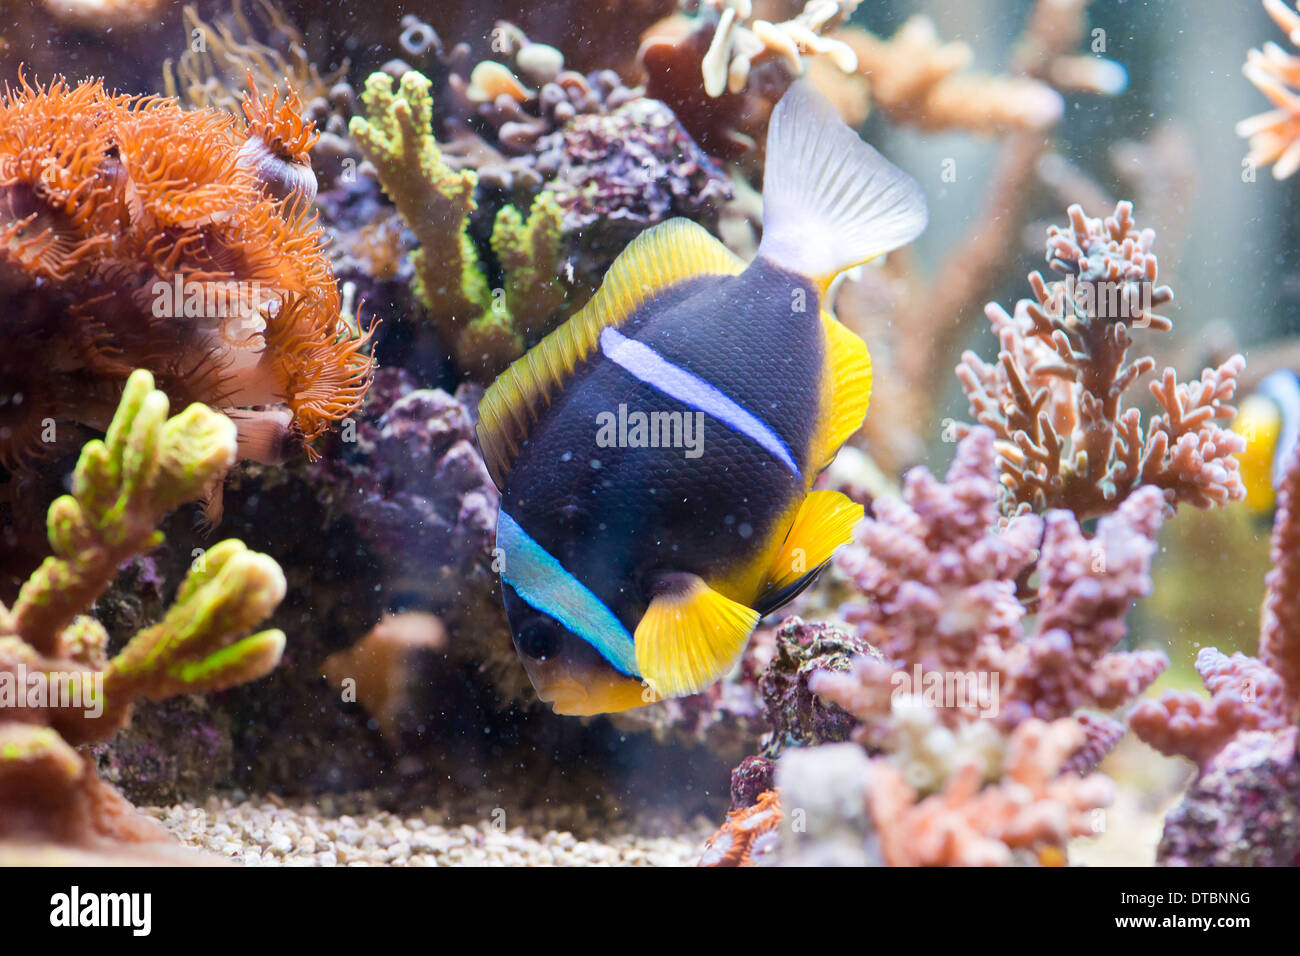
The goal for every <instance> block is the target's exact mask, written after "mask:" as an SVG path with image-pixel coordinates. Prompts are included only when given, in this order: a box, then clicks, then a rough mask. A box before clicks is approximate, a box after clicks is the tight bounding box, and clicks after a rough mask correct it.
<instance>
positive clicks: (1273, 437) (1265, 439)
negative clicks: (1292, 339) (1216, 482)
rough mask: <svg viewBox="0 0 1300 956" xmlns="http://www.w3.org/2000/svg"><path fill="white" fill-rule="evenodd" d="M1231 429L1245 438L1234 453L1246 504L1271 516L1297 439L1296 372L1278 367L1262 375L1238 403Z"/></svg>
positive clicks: (1299, 399)
mask: <svg viewBox="0 0 1300 956" xmlns="http://www.w3.org/2000/svg"><path fill="white" fill-rule="evenodd" d="M1232 430H1233V431H1235V432H1236V433H1237V434H1239V435H1241V436H1242V437H1243V438H1245V439H1246V450H1245V451H1244V452H1242V453H1241V454H1240V455H1238V456H1237V460H1238V462H1240V464H1241V482H1242V484H1243V485H1245V487H1246V507H1248V508H1249V509H1250V510H1251V511H1253V512H1255V513H1256V514H1258V515H1261V516H1269V515H1272V513H1273V509H1274V507H1275V506H1276V505H1277V489H1278V487H1279V486H1280V485H1281V483H1282V477H1283V469H1285V468H1286V466H1287V463H1288V462H1290V461H1291V455H1292V453H1293V452H1294V451H1295V447H1296V442H1297V440H1300V378H1298V377H1297V376H1296V373H1295V372H1293V371H1291V370H1290V369H1280V370H1278V371H1276V372H1272V373H1270V374H1269V375H1267V376H1265V378H1264V379H1263V381H1261V382H1260V383H1259V387H1258V388H1256V389H1255V391H1254V392H1252V393H1251V394H1250V395H1249V396H1247V397H1246V399H1245V400H1244V401H1243V402H1242V403H1241V407H1240V408H1238V410H1237V417H1236V418H1235V419H1234V420H1233V423H1232Z"/></svg>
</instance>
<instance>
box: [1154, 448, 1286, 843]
mask: <svg viewBox="0 0 1300 956" xmlns="http://www.w3.org/2000/svg"><path fill="white" fill-rule="evenodd" d="M1278 501H1279V505H1278V510H1277V515H1276V518H1275V520H1274V525H1273V539H1272V560H1273V568H1272V570H1271V571H1269V574H1268V579H1267V587H1268V591H1267V594H1266V596H1265V599H1264V610H1263V614H1262V615H1261V618H1262V620H1261V627H1260V637H1259V657H1258V658H1253V657H1248V656H1246V655H1244V654H1239V653H1238V654H1233V655H1231V656H1227V655H1225V654H1223V653H1221V652H1220V651H1218V650H1216V649H1215V648H1212V647H1206V648H1203V649H1202V650H1201V652H1200V653H1199V654H1198V655H1197V658H1196V669H1197V671H1198V672H1200V674H1201V677H1202V679H1203V680H1204V681H1205V687H1206V690H1208V691H1209V693H1210V697H1209V699H1208V700H1207V699H1206V698H1204V697H1202V696H1200V695H1198V694H1194V693H1190V692H1188V691H1169V692H1166V693H1165V694H1164V695H1163V696H1161V697H1160V699H1159V700H1145V701H1142V702H1141V703H1140V704H1138V706H1137V707H1135V708H1134V710H1133V712H1132V714H1131V715H1130V725H1131V726H1132V728H1133V730H1134V732H1135V733H1136V734H1137V735H1138V736H1139V737H1140V738H1142V739H1143V740H1144V741H1146V742H1147V743H1149V744H1150V745H1151V746H1153V747H1155V748H1156V749H1157V750H1159V751H1160V752H1162V753H1164V754H1168V755H1174V754H1177V755H1180V756H1183V757H1187V758H1189V759H1191V760H1193V761H1195V762H1196V764H1197V768H1198V773H1197V777H1196V780H1195V781H1194V782H1193V784H1192V786H1191V788H1190V789H1189V790H1188V792H1187V794H1186V796H1185V797H1184V798H1183V802H1182V803H1181V804H1180V805H1179V806H1178V807H1176V808H1175V809H1174V810H1173V811H1171V812H1170V814H1169V816H1168V817H1167V818H1166V820H1165V830H1164V835H1163V837H1162V838H1161V842H1160V847H1159V850H1158V857H1157V859H1158V860H1159V861H1160V862H1163V863H1181V864H1194V865H1217V866H1228V865H1231V866H1259V865H1282V866H1296V865H1298V864H1300V752H1298V751H1297V733H1300V730H1298V728H1297V726H1296V719H1297V715H1300V458H1293V460H1292V461H1291V464H1290V467H1289V468H1288V469H1287V472H1286V476H1285V478H1284V479H1283V482H1282V487H1281V489H1279V495H1278Z"/></svg>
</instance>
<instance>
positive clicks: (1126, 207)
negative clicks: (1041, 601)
mask: <svg viewBox="0 0 1300 956" xmlns="http://www.w3.org/2000/svg"><path fill="white" fill-rule="evenodd" d="M1068 212H1069V217H1070V222H1069V225H1067V226H1064V227H1061V226H1052V227H1051V228H1049V230H1048V239H1047V262H1048V264H1049V265H1050V267H1051V269H1052V270H1053V271H1054V272H1056V273H1058V274H1059V275H1061V276H1062V278H1061V279H1058V280H1054V281H1051V282H1048V281H1046V280H1044V278H1043V276H1042V275H1041V274H1040V273H1039V272H1036V271H1035V272H1033V273H1030V275H1029V284H1030V288H1031V290H1032V291H1033V295H1034V297H1033V299H1022V300H1020V301H1019V302H1018V303H1016V307H1015V311H1014V314H1008V313H1007V312H1006V310H1005V309H1003V308H1002V307H1001V306H999V305H997V304H996V303H990V304H989V306H988V307H987V308H986V310H985V313H986V314H987V316H988V318H989V321H990V322H991V323H992V324H993V330H994V332H996V333H997V336H998V341H999V344H1000V345H1001V351H1000V352H999V353H998V360H997V362H996V363H995V364H989V363H987V362H985V361H984V360H983V359H981V358H980V357H979V356H977V355H975V354H974V353H973V352H966V353H965V354H964V355H963V356H962V363H961V365H960V366H959V367H958V369H957V375H958V378H959V379H960V380H961V385H962V388H963V390H964V391H965V392H966V396H967V398H968V399H969V401H970V409H971V413H972V414H973V415H975V416H976V418H977V420H978V421H979V422H980V423H981V424H983V425H987V426H988V427H989V428H991V429H993V431H994V433H995V434H996V436H997V438H998V450H999V453H1000V455H1001V458H1002V483H1003V484H1004V485H1005V487H1006V494H1007V495H1008V498H1009V501H1008V503H1007V507H1006V510H1007V511H1011V512H1014V511H1018V510H1034V511H1044V510H1046V509H1048V508H1068V509H1069V510H1070V511H1072V512H1074V514H1075V515H1076V516H1077V517H1078V518H1080V519H1085V518H1091V517H1096V516H1098V515H1101V514H1106V513H1108V512H1110V511H1113V510H1114V509H1115V507H1116V505H1117V504H1118V503H1119V502H1121V501H1123V500H1124V499H1125V498H1127V497H1128V496H1129V495H1131V494H1133V493H1134V492H1135V491H1136V490H1137V489H1138V488H1140V487H1142V486H1144V485H1152V486H1155V487H1156V488H1159V489H1160V490H1161V491H1162V492H1163V493H1164V499H1165V501H1166V503H1167V504H1168V505H1169V507H1170V509H1172V508H1173V506H1175V505H1177V504H1180V503H1187V504H1192V505H1195V506H1197V507H1201V508H1208V507H1211V506H1214V505H1222V504H1225V503H1226V502H1228V501H1230V500H1237V499H1239V498H1241V497H1243V496H1244V494H1245V490H1244V488H1243V486H1242V483H1241V478H1240V475H1239V474H1238V470H1237V462H1236V459H1234V458H1233V457H1232V455H1233V454H1234V453H1237V452H1240V451H1242V450H1243V449H1244V447H1245V446H1244V443H1243V441H1242V439H1241V438H1240V436H1237V435H1234V434H1233V433H1231V432H1229V431H1227V430H1226V429H1224V428H1222V427H1220V424H1219V422H1220V420H1223V419H1229V418H1231V417H1232V416H1233V415H1235V414H1236V410H1235V409H1234V408H1233V407H1232V406H1231V405H1229V404H1228V402H1230V401H1231V399H1232V396H1233V394H1234V392H1235V390H1236V382H1237V376H1238V375H1239V374H1240V373H1241V371H1242V369H1243V368H1244V367H1245V360H1244V359H1243V358H1242V357H1241V356H1240V355H1234V356H1232V357H1231V358H1229V359H1228V360H1227V361H1226V362H1224V363H1223V364H1222V365H1220V366H1219V367H1218V368H1215V369H1207V370H1205V371H1204V372H1202V373H1201V378H1200V380H1199V381H1195V382H1191V383H1179V382H1178V380H1177V377H1176V376H1175V374H1174V371H1173V369H1166V370H1165V372H1164V374H1163V376H1161V378H1160V379H1159V380H1158V381H1155V382H1152V383H1151V384H1150V388H1151V392H1152V394H1153V395H1154V396H1155V398H1156V400H1157V401H1158V402H1159V403H1160V405H1161V407H1162V408H1163V412H1162V413H1161V414H1159V415H1157V416H1155V417H1154V418H1153V419H1151V421H1150V422H1148V423H1147V424H1146V426H1145V427H1143V424H1142V417H1141V412H1140V411H1139V410H1138V409H1137V408H1128V407H1125V393H1126V392H1127V391H1128V389H1129V388H1130V387H1131V386H1132V385H1133V384H1134V383H1135V382H1136V381H1137V380H1138V379H1139V378H1141V377H1142V376H1144V375H1146V374H1147V373H1149V372H1151V371H1152V370H1153V369H1154V368H1155V360H1154V359H1152V358H1151V357H1149V356H1139V357H1137V358H1134V359H1131V360H1130V358H1129V349H1130V347H1131V346H1132V344H1133V342H1132V338H1131V336H1130V329H1138V328H1150V329H1154V330H1157V331H1167V330H1168V329H1170V328H1171V327H1172V325H1171V323H1170V321H1169V320H1168V319H1167V318H1164V317H1163V316H1160V315H1157V314H1156V313H1155V311H1154V310H1155V309H1158V308H1160V307H1161V306H1162V305H1165V304H1167V303H1168V302H1169V301H1170V300H1171V299H1172V298H1173V293H1172V291H1170V289H1169V288H1168V287H1167V286H1160V285H1157V284H1156V274H1157V273H1156V268H1157V264H1156V257H1155V255H1154V254H1153V253H1152V251H1151V248H1152V244H1153V242H1154V240H1155V233H1154V231H1152V230H1150V229H1143V230H1138V229H1137V227H1136V226H1135V225H1134V222H1133V208H1132V205H1131V204H1130V203H1127V202H1121V203H1119V204H1118V205H1116V207H1115V212H1114V214H1113V215H1111V216H1107V217H1106V218H1105V219H1091V218H1089V217H1087V216H1085V215H1084V213H1083V210H1082V208H1080V207H1079V206H1078V205H1073V206H1071V207H1070V208H1069V211H1068Z"/></svg>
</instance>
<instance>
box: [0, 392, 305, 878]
mask: <svg viewBox="0 0 1300 956" xmlns="http://www.w3.org/2000/svg"><path fill="white" fill-rule="evenodd" d="M167 413H168V400H167V396H166V395H165V394H163V393H162V392H160V391H157V390H155V389H154V388H153V380H152V377H151V376H150V375H149V373H148V372H145V371H137V372H135V373H134V374H132V375H131V377H130V379H129V380H128V382H127V385H126V388H125V390H124V392H123V395H122V401H121V405H120V407H119V409H118V411H117V414H116V415H115V416H114V418H113V421H112V424H111V425H110V426H109V429H108V433H107V435H106V436H105V438H104V440H103V441H102V442H101V441H99V440H94V441H91V442H90V443H88V444H87V445H86V446H85V448H84V449H83V450H82V454H81V458H80V460H79V461H78V463H77V468H76V471H75V473H74V475H73V482H72V493H71V494H68V495H65V496H63V497H62V498H59V499H58V500H56V501H55V502H54V503H53V504H52V505H51V506H50V509H49V516H48V524H49V534H50V545H51V547H52V549H53V552H54V554H53V556H51V557H49V558H47V559H46V561H45V563H44V564H42V565H41V567H40V568H39V569H38V570H37V571H36V572H35V573H34V574H33V575H32V576H31V577H30V578H29V579H28V580H27V582H26V583H25V584H24V585H23V587H22V590H21V591H20V593H19V595H18V599H17V601H16V602H15V603H14V605H13V607H12V608H5V607H3V606H0V840H3V841H10V842H8V843H7V844H6V843H0V859H4V858H13V856H12V855H13V854H18V857H17V858H21V853H22V845H21V844H25V843H28V842H30V841H34V840H40V839H45V840H51V841H54V842H56V843H59V844H63V845H67V846H74V847H78V848H81V849H87V850H106V849H111V848H112V846H113V845H114V844H115V843H117V842H126V843H131V842H138V841H153V840H166V839H167V835H166V833H165V831H163V830H161V828H158V827H157V826H156V825H154V824H152V823H151V822H150V821H148V820H146V819H145V818H143V817H139V816H137V815H135V814H134V813H132V812H131V810H130V807H129V805H128V804H127V803H126V801H125V800H124V799H123V798H122V797H121V796H120V795H119V794H118V793H117V792H116V791H115V790H114V789H113V788H112V787H111V786H109V785H108V784H106V783H104V782H102V781H101V780H100V779H99V778H98V776H97V775H96V773H95V769H94V762H93V758H90V757H88V756H87V755H86V754H85V753H83V752H81V751H79V750H77V749H75V748H77V747H78V746H80V745H83V744H88V743H94V742H99V741H104V740H107V739H109V738H110V737H112V736H113V735H114V734H115V733H116V732H117V731H118V730H120V729H121V728H122V727H123V726H124V725H125V724H126V723H127V721H128V720H129V717H130V712H131V705H132V702H133V701H134V700H135V699H136V698H139V697H144V698H148V699H151V700H161V699H163V698H167V697H171V696H174V695H178V694H193V693H201V692H204V691H212V690H220V689H223V688H226V687H231V686H233V685H235V684H240V683H244V682H246V681H250V680H254V679H256V678H258V677H261V676H262V675H264V674H266V673H267V672H268V671H270V670H271V669H272V668H274V667H275V666H276V664H277V663H278V662H279V660H280V655H281V653H282V652H283V649H284V641H285V636H284V633H283V632H282V631H279V630H269V631H262V632H260V633H255V634H252V635H251V636H245V635H247V634H248V632H249V631H250V630H252V628H253V627H255V626H256V625H257V624H258V623H259V622H260V621H262V620H263V619H264V618H265V617H266V616H267V615H268V614H270V613H271V611H273V610H274V609H275V607H276V605H278V604H279V603H280V600H281V599H282V598H283V596H284V591H285V582H284V576H283V574H282V573H281V571H280V568H279V566H278V565H277V564H276V563H275V562H274V561H273V560H271V559H270V558H269V557H267V556H265V555H262V554H257V553H254V552H252V551H249V550H248V549H247V548H245V547H244V545H243V544H242V543H240V542H239V541H236V540H228V541H223V542H221V543H219V544H216V545H214V546H213V547H211V548H209V549H207V551H206V552H204V553H203V554H201V555H200V556H199V557H198V559H197V560H196V561H195V563H194V565H193V567H192V568H191V570H190V572H189V574H188V575H187V576H186V578H185V580H184V582H183V583H182V584H181V586H180V588H179V590H178V591H177V593H176V597H175V599H174V601H173V603H172V605H171V607H170V609H169V610H168V611H167V612H166V614H165V616H164V617H163V619H162V620H161V621H159V622H158V623H156V624H154V625H152V626H151V627H147V628H145V629H144V630H142V631H140V632H139V633H137V634H136V635H135V636H134V637H132V638H131V639H130V640H129V641H127V643H126V645H125V646H124V647H123V648H122V649H121V651H119V652H118V653H117V654H115V655H114V656H112V657H111V658H110V657H108V656H107V643H108V635H107V634H106V632H105V630H104V628H103V626H102V625H101V624H100V623H99V622H98V621H97V620H95V619H94V618H92V617H88V616H84V615H83V614H82V612H84V611H85V610H86V609H87V608H89V607H90V605H91V604H93V603H94V601H95V599H96V598H97V597H99V596H100V594H101V593H102V592H103V591H104V590H105V589H106V588H107V587H108V585H109V583H110V582H111V581H112V580H113V578H114V577H115V576H116V574H117V572H118V568H119V567H120V566H121V565H122V563H123V562H124V561H126V560H127V559H129V558H131V557H133V556H135V555H139V554H143V553H145V552H147V551H151V550H153V549H154V548H156V547H158V545H159V544H161V540H162V536H161V533H160V532H158V531H157V530H155V529H156V527H157V524H158V522H159V521H160V520H161V518H162V517H163V516H164V515H165V514H166V513H167V512H168V511H171V510H172V509H174V508H176V507H177V506H178V505H180V504H182V503H184V502H187V501H192V500H194V499H195V498H197V497H198V496H200V495H201V494H202V493H203V491H204V490H205V489H206V488H207V487H208V486H209V485H210V484H211V483H212V482H214V481H218V480H220V477H221V475H222V474H223V473H224V472H225V470H226V469H228V468H229V467H230V465H231V464H232V463H233V462H234V460H235V455H236V441H235V428H234V426H233V425H232V424H231V422H230V421H229V420H228V419H227V418H225V417H224V416H222V415H219V414H216V413H214V412H212V411H211V410H209V409H207V408H204V407H203V406H202V405H197V404H195V405H191V406H190V407H189V408H187V409H186V410H185V411H183V412H181V413H180V414H178V415H176V416H174V417H171V418H168V415H167Z"/></svg>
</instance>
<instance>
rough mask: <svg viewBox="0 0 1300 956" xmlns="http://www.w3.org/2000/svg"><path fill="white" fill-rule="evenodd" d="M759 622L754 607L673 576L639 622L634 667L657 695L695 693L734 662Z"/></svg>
mask: <svg viewBox="0 0 1300 956" xmlns="http://www.w3.org/2000/svg"><path fill="white" fill-rule="evenodd" d="M757 624H758V612H757V611H755V610H753V609H752V608H748V607H745V605H743V604H741V603H739V602H737V601H733V600H731V599H730V598H728V597H725V596H724V595H722V594H719V593H718V592H717V591H715V590H713V589H712V588H711V587H709V586H708V585H707V584H705V583H704V581H703V580H702V579H700V578H698V577H696V576H695V575H693V574H682V575H674V577H673V580H672V581H671V582H670V583H669V587H668V588H667V589H666V590H664V591H663V592H661V593H660V594H659V595H657V596H656V597H655V599H654V600H653V601H651V602H650V607H649V608H647V609H646V612H645V615H644V616H643V617H642V618H641V623H640V624H638V625H637V628H636V666H637V670H639V671H640V672H641V676H642V677H643V678H644V679H645V681H646V683H647V684H649V685H650V687H651V689H652V690H654V692H655V693H656V694H658V695H659V696H660V697H683V696H685V695H687V694H695V693H698V692H699V691H702V690H703V689H704V688H706V687H708V686H709V685H710V684H712V683H713V682H714V681H716V680H717V679H718V678H720V677H722V675H723V674H725V673H726V672H727V671H728V670H729V669H730V668H731V666H732V665H733V664H735V662H736V660H737V659H738V658H739V657H740V653H741V651H743V650H744V648H745V642H746V641H747V640H748V639H749V635H750V634H751V633H753V630H754V627H755V625H757Z"/></svg>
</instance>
